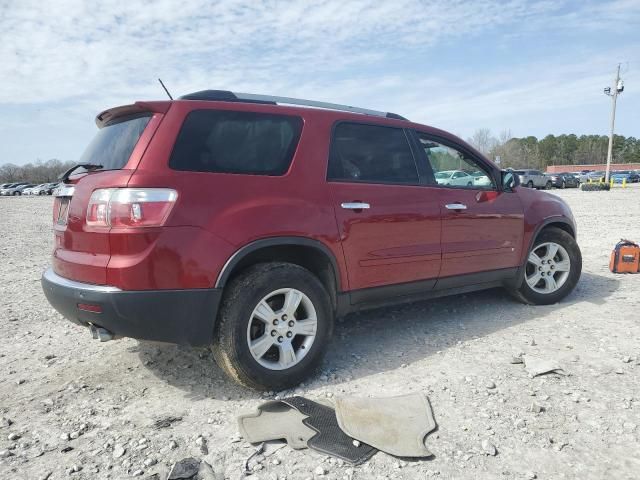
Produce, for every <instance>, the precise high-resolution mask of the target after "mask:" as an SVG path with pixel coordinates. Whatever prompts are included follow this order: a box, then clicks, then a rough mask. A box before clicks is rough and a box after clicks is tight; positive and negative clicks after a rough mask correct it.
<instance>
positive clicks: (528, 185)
mask: <svg viewBox="0 0 640 480" xmlns="http://www.w3.org/2000/svg"><path fill="white" fill-rule="evenodd" d="M527 187H529V188H533V182H532V181H531V180H529V182H528V183H527Z"/></svg>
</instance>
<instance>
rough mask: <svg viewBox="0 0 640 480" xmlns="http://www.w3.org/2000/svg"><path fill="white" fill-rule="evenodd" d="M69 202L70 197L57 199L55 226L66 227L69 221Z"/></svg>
mask: <svg viewBox="0 0 640 480" xmlns="http://www.w3.org/2000/svg"><path fill="white" fill-rule="evenodd" d="M70 201H71V198H70V197H60V198H58V199H57V203H58V204H59V205H58V213H57V215H56V224H57V225H66V224H67V221H68V219H69V202H70Z"/></svg>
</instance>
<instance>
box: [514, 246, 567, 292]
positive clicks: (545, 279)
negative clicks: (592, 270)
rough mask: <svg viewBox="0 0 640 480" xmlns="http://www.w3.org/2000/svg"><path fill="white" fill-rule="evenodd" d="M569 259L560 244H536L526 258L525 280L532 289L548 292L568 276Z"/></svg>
mask: <svg viewBox="0 0 640 480" xmlns="http://www.w3.org/2000/svg"><path fill="white" fill-rule="evenodd" d="M570 270H571V260H570V258H569V254H568V253H567V251H566V250H565V248H564V247H563V246H562V245H559V244H557V243H554V242H546V243H542V244H540V245H538V246H536V247H535V248H534V249H533V250H532V251H531V253H530V254H529V258H528V260H527V267H526V271H525V280H526V282H527V285H529V288H531V289H532V290H533V291H535V292H538V293H542V294H550V293H553V292H555V291H557V290H559V289H560V288H562V286H563V285H564V284H565V282H566V281H567V279H568V278H569V271H570Z"/></svg>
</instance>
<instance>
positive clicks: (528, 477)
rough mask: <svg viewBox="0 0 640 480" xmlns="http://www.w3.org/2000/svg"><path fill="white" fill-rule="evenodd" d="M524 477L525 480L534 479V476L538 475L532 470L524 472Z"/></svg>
mask: <svg viewBox="0 0 640 480" xmlns="http://www.w3.org/2000/svg"><path fill="white" fill-rule="evenodd" d="M525 477H526V478H527V480H534V479H535V478H538V475H536V474H535V473H534V472H527V473H526V474H525Z"/></svg>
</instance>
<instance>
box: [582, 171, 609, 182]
mask: <svg viewBox="0 0 640 480" xmlns="http://www.w3.org/2000/svg"><path fill="white" fill-rule="evenodd" d="M605 173H606V172H605V171H604V170H596V171H594V172H591V173H587V177H586V181H587V182H596V183H598V182H604V178H605Z"/></svg>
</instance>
